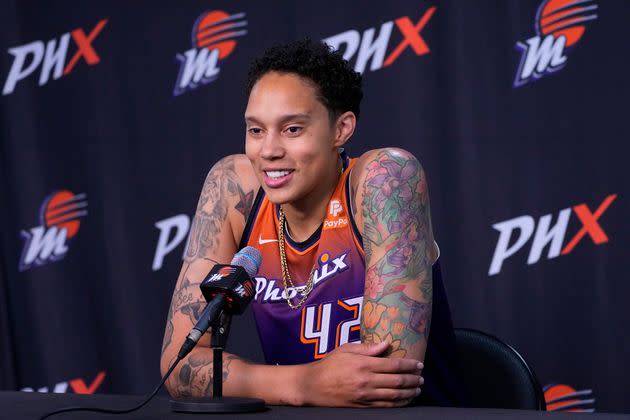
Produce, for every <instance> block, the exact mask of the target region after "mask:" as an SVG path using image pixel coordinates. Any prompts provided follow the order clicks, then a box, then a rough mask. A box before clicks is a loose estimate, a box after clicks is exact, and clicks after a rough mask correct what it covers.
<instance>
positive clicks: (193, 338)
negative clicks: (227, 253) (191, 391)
mask: <svg viewBox="0 0 630 420" xmlns="http://www.w3.org/2000/svg"><path fill="white" fill-rule="evenodd" d="M261 261H262V255H261V254H260V251H258V250H257V249H256V248H254V247H251V246H247V247H245V248H243V249H242V250H240V251H239V252H237V253H236V255H234V258H232V262H231V263H230V264H216V265H215V266H214V267H212V270H210V272H209V273H208V275H207V276H206V278H205V279H204V280H203V281H202V282H201V285H200V286H199V287H200V288H201V293H202V294H203V296H204V298H205V299H206V301H207V302H208V304H207V305H206V307H205V309H204V310H203V312H202V313H201V315H200V316H199V320H198V321H197V323H196V324H195V326H194V327H193V328H192V330H191V331H190V333H189V334H188V337H186V340H185V341H184V344H183V345H182V347H181V348H180V349H179V353H178V354H177V357H179V358H184V357H185V356H186V355H187V354H188V353H190V351H191V350H192V349H193V348H194V347H195V345H197V342H199V339H200V338H201V336H202V335H203V334H204V333H205V332H206V330H207V329H208V328H209V327H210V325H212V323H213V322H214V321H215V320H216V319H217V317H218V316H219V315H221V313H224V314H226V315H240V314H242V313H243V312H244V311H245V309H246V308H247V305H248V304H249V302H250V301H251V300H252V297H253V296H254V282H253V281H252V277H253V276H255V275H256V273H257V272H258V269H259V268H260V264H261Z"/></svg>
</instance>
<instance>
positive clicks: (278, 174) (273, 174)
mask: <svg viewBox="0 0 630 420" xmlns="http://www.w3.org/2000/svg"><path fill="white" fill-rule="evenodd" d="M263 172H264V173H265V175H267V176H268V177H269V178H271V179H280V178H283V177H285V176H287V175H289V174H290V173H292V172H293V170H287V169H284V170H281V171H263Z"/></svg>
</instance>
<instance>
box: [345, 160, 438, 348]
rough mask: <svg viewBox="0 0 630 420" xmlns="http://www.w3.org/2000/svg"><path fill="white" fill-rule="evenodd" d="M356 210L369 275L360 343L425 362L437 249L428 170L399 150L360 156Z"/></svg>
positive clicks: (367, 276) (367, 274) (366, 282)
mask: <svg viewBox="0 0 630 420" xmlns="http://www.w3.org/2000/svg"><path fill="white" fill-rule="evenodd" d="M361 159H362V162H361V166H360V173H359V179H358V180H357V182H358V184H357V193H356V195H355V203H356V206H355V208H356V209H357V214H358V215H359V217H357V221H358V222H359V221H360V222H359V226H362V228H363V232H362V233H363V246H364V249H365V259H366V261H365V262H366V274H365V294H364V300H363V316H362V323H361V341H362V342H364V343H379V342H382V341H387V342H388V343H389V344H390V346H389V350H388V355H389V356H391V357H406V358H413V359H418V360H421V361H422V360H424V354H425V350H426V345H427V338H428V336H429V328H430V324H431V305H432V264H433V263H434V261H435V259H436V256H435V249H434V242H433V233H432V229H431V216H430V210H429V195H428V190H427V183H426V177H425V173H424V171H423V169H422V167H421V165H420V163H419V162H418V160H417V159H416V158H415V157H414V156H413V155H412V154H411V153H409V152H406V151H404V150H401V149H393V148H388V149H380V150H374V151H372V152H368V153H367V154H366V155H364V156H362V158H361Z"/></svg>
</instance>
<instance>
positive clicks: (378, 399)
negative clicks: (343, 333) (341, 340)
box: [298, 341, 424, 407]
mask: <svg viewBox="0 0 630 420" xmlns="http://www.w3.org/2000/svg"><path fill="white" fill-rule="evenodd" d="M388 346H389V343H388V342H386V341H384V342H381V343H378V344H359V343H348V344H344V345H343V346H341V347H339V348H337V349H335V350H334V351H332V352H330V353H329V354H328V355H327V356H326V357H325V358H323V359H321V360H318V361H316V362H312V363H309V364H308V365H304V367H305V369H304V370H303V371H302V372H303V375H302V376H303V377H301V378H300V380H299V382H298V383H299V384H301V386H300V389H301V390H302V392H303V395H302V398H301V400H302V401H303V403H304V405H318V406H333V407H400V406H404V405H407V404H409V403H410V402H411V401H412V400H413V399H414V398H415V397H417V396H418V395H419V394H420V386H421V385H422V384H423V383H424V379H423V378H422V376H420V374H421V372H422V368H423V365H422V363H421V362H420V361H418V360H413V359H398V358H386V357H378V356H379V355H381V354H382V353H384V352H385V351H386V350H387V348H388Z"/></svg>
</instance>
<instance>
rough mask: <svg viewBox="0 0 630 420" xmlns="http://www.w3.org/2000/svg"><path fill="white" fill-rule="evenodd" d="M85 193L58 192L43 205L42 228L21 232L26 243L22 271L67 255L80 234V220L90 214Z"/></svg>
mask: <svg viewBox="0 0 630 420" xmlns="http://www.w3.org/2000/svg"><path fill="white" fill-rule="evenodd" d="M85 198H86V195H85V194H76V195H75V194H74V193H72V192H70V191H67V190H62V191H55V192H53V193H52V194H50V195H49V196H48V197H47V198H46V199H45V200H44V202H43V204H42V206H41V208H40V211H39V219H40V226H36V227H33V228H31V229H30V230H28V231H26V230H23V231H22V232H21V234H22V237H23V238H24V240H25V241H26V242H25V244H24V250H23V251H22V257H21V258H20V265H19V270H20V271H26V270H28V269H29V268H31V267H37V266H40V265H44V264H48V263H51V262H54V261H58V260H60V259H62V258H63V257H65V256H66V254H67V252H68V241H69V240H70V239H71V238H73V237H74V236H75V235H76V234H77V232H78V231H79V227H80V226H81V222H80V221H79V218H80V217H84V216H86V215H87V201H86V199H85Z"/></svg>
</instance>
